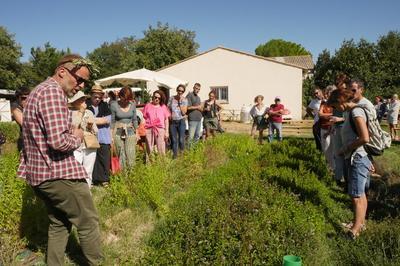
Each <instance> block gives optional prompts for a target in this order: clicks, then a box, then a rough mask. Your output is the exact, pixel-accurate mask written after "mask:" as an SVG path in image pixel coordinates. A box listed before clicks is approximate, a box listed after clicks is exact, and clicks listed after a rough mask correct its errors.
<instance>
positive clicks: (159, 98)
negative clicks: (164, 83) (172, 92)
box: [153, 96, 161, 100]
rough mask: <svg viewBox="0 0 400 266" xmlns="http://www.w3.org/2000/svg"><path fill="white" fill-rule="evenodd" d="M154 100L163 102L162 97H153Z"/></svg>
mask: <svg viewBox="0 0 400 266" xmlns="http://www.w3.org/2000/svg"><path fill="white" fill-rule="evenodd" d="M153 99H154V100H156V99H158V100H161V97H158V96H153Z"/></svg>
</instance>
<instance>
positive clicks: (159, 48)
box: [137, 22, 199, 70]
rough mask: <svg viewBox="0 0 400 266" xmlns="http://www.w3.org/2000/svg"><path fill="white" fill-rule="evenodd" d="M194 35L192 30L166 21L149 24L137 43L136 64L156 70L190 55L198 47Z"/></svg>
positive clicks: (194, 52)
mask: <svg viewBox="0 0 400 266" xmlns="http://www.w3.org/2000/svg"><path fill="white" fill-rule="evenodd" d="M195 37H196V34H195V33H194V31H188V30H182V29H177V28H171V27H170V26H169V25H168V23H167V24H164V25H163V24H162V23H160V22H158V23H157V27H155V28H154V27H152V26H149V28H148V29H147V30H146V31H144V38H143V39H141V40H139V41H138V43H137V54H138V65H141V66H143V67H146V68H148V69H150V70H156V69H158V68H161V67H164V66H167V65H169V64H172V63H175V62H177V61H180V60H182V59H185V58H187V57H190V56H192V55H194V54H196V51H197V48H198V47H199V45H198V44H197V43H196V42H195V41H194V38H195Z"/></svg>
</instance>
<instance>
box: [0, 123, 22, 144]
mask: <svg viewBox="0 0 400 266" xmlns="http://www.w3.org/2000/svg"><path fill="white" fill-rule="evenodd" d="M0 131H1V132H2V133H3V134H4V135H5V136H6V139H7V143H16V142H17V140H18V138H19V126H18V124H17V123H15V122H0Z"/></svg>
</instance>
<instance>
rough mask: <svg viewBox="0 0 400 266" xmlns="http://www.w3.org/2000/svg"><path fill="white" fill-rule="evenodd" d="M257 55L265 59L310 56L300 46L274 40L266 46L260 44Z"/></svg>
mask: <svg viewBox="0 0 400 266" xmlns="http://www.w3.org/2000/svg"><path fill="white" fill-rule="evenodd" d="M255 52H256V55H261V56H265V57H275V56H294V55H310V54H311V53H310V52H309V51H307V50H306V49H305V48H304V47H303V46H301V45H300V44H297V43H294V42H289V41H285V40H282V39H272V40H270V41H268V42H267V43H265V44H260V45H259V46H258V47H257V48H256V50H255Z"/></svg>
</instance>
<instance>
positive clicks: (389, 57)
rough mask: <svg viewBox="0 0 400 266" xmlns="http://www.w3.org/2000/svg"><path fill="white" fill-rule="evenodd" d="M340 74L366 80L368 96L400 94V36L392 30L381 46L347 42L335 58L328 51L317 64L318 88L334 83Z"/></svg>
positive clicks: (382, 39)
mask: <svg viewBox="0 0 400 266" xmlns="http://www.w3.org/2000/svg"><path fill="white" fill-rule="evenodd" d="M339 73H345V74H347V75H348V76H350V77H352V78H359V79H362V80H364V82H365V85H366V95H367V96H368V97H372V96H374V95H382V96H386V97H388V96H390V95H391V94H393V93H395V92H400V75H399V73H400V33H399V32H397V31H391V32H389V33H388V34H387V35H384V36H381V37H380V38H379V40H378V41H377V43H372V42H368V41H366V40H364V39H361V40H360V41H358V42H355V41H354V40H345V41H344V42H343V43H342V46H341V47H340V48H339V49H338V50H337V51H336V52H335V54H334V55H332V56H331V55H330V53H329V52H328V51H326V50H324V51H323V52H322V53H321V54H320V55H319V56H318V59H317V63H316V65H315V75H314V83H315V85H317V86H319V87H321V88H324V87H326V86H327V85H329V84H333V83H334V81H335V77H336V75H337V74H339Z"/></svg>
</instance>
